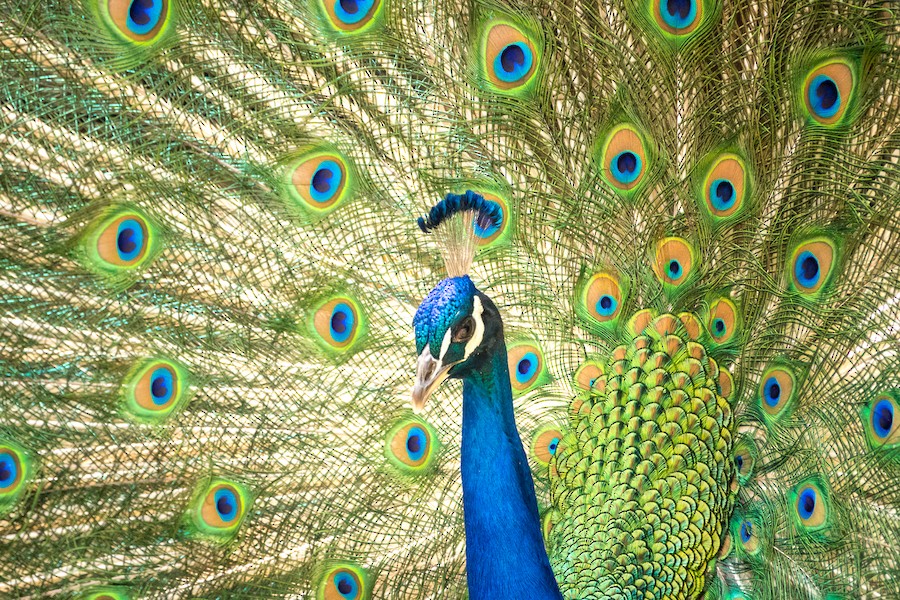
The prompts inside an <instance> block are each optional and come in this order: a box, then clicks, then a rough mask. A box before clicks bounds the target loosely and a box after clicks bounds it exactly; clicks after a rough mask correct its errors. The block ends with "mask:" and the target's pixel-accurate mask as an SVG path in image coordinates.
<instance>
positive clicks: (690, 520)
mask: <svg viewBox="0 0 900 600" xmlns="http://www.w3.org/2000/svg"><path fill="white" fill-rule="evenodd" d="M684 318H685V320H686V322H682V320H681V319H679V318H678V317H675V316H673V315H670V314H664V315H661V316H659V317H655V318H653V317H652V314H651V313H650V312H649V311H642V312H641V313H638V315H636V316H635V318H633V319H632V321H631V323H632V326H631V327H630V328H629V330H630V333H628V334H626V338H627V339H625V340H623V342H624V343H623V344H622V345H620V346H618V347H617V348H616V349H615V350H614V351H613V352H612V355H611V356H610V358H609V361H608V362H607V364H606V371H605V373H604V374H602V375H600V376H599V377H596V378H595V379H594V382H593V386H592V387H591V389H590V390H589V391H587V392H584V393H583V394H582V395H581V396H579V397H578V398H576V399H575V401H574V402H573V404H572V406H571V413H570V420H571V430H570V431H569V432H568V433H566V434H565V435H564V437H563V439H562V442H561V443H560V445H559V448H558V449H557V452H556V458H555V462H553V463H551V470H550V472H551V485H552V492H551V493H552V498H553V509H552V512H551V514H550V516H549V520H550V524H549V525H550V531H549V540H548V541H549V544H550V556H551V561H553V568H554V571H555V572H556V573H557V576H558V579H559V581H560V582H561V583H562V589H563V593H564V595H565V597H567V598H592V597H603V598H623V599H624V598H636V597H640V598H659V599H663V598H693V597H696V596H697V595H698V594H700V593H701V592H702V590H703V588H704V585H705V583H706V575H707V573H708V572H710V571H711V569H712V568H713V566H714V565H715V556H716V554H717V553H718V551H719V548H720V547H721V543H722V537H723V536H724V535H725V533H726V532H725V527H726V525H727V521H728V517H729V515H730V513H731V508H732V505H733V501H734V493H733V489H732V486H731V482H732V480H733V479H734V477H735V473H734V466H733V463H732V461H731V460H729V459H728V457H730V455H731V450H732V441H733V428H734V419H733V416H732V410H731V406H730V405H729V397H730V396H731V393H732V389H733V387H734V386H733V385H732V380H731V376H730V375H729V374H728V373H727V371H725V370H724V369H720V368H719V366H718V365H717V364H716V361H715V360H714V359H713V358H711V357H710V356H709V355H708V354H707V350H706V348H705V347H704V346H703V345H702V344H701V343H699V342H698V341H696V340H697V339H698V337H699V327H698V322H697V321H696V320H695V319H694V318H693V317H690V316H688V315H685V317H684Z"/></svg>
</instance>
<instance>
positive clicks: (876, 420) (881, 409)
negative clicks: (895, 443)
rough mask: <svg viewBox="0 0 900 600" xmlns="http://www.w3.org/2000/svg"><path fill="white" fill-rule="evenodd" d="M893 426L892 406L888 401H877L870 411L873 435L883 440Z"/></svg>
mask: <svg viewBox="0 0 900 600" xmlns="http://www.w3.org/2000/svg"><path fill="white" fill-rule="evenodd" d="M893 426H894V405H893V404H891V403H890V401H889V400H879V401H878V402H877V403H876V404H875V408H874V409H873V410H872V428H873V429H874V430H875V435H877V436H878V437H880V438H882V439H884V438H886V437H887V436H888V435H890V433H891V429H892V428H893Z"/></svg>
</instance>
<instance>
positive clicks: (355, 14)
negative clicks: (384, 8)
mask: <svg viewBox="0 0 900 600" xmlns="http://www.w3.org/2000/svg"><path fill="white" fill-rule="evenodd" d="M374 4H375V0H338V2H336V3H335V5H334V14H335V16H337V18H338V19H340V21H341V22H342V23H345V24H346V25H356V24H357V23H359V22H360V21H362V20H363V19H365V18H366V16H367V15H368V14H369V13H370V12H371V11H372V6H374Z"/></svg>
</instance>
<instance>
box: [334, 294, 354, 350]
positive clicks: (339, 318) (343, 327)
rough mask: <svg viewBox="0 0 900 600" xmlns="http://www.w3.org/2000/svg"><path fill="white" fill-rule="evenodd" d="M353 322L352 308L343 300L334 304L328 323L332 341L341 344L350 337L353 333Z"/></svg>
mask: <svg viewBox="0 0 900 600" xmlns="http://www.w3.org/2000/svg"><path fill="white" fill-rule="evenodd" d="M353 324H354V316H353V310H352V309H351V308H350V307H349V306H347V305H346V304H344V303H343V302H339V303H338V304H336V305H335V307H334V309H333V310H332V311H331V323H330V329H331V337H332V338H333V339H334V341H335V342H337V343H339V344H342V343H344V342H346V341H347V340H348V339H350V336H351V335H352V334H353Z"/></svg>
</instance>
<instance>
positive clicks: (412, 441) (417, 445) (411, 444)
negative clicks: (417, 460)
mask: <svg viewBox="0 0 900 600" xmlns="http://www.w3.org/2000/svg"><path fill="white" fill-rule="evenodd" d="M406 449H407V450H409V451H410V452H418V451H419V450H421V449H422V442H421V441H419V436H417V435H414V436H412V437H410V438H409V439H408V440H406Z"/></svg>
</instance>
